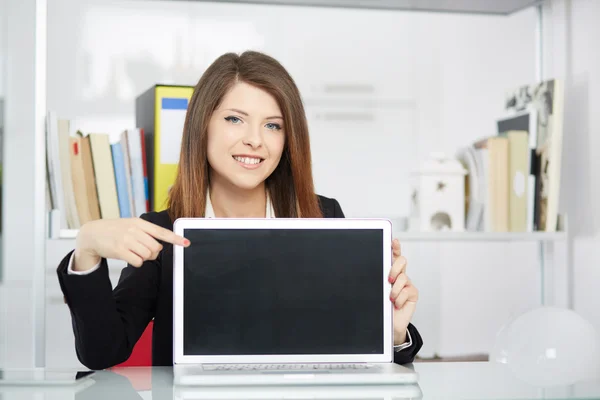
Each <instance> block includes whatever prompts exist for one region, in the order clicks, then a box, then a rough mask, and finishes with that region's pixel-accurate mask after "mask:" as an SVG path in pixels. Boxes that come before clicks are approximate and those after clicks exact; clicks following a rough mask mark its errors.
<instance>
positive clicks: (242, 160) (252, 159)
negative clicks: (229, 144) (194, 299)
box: [233, 155, 264, 165]
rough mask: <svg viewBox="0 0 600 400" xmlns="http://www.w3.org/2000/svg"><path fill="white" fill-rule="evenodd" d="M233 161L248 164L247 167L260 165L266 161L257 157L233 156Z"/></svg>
mask: <svg viewBox="0 0 600 400" xmlns="http://www.w3.org/2000/svg"><path fill="white" fill-rule="evenodd" d="M233 159H234V160H236V161H237V162H240V163H242V164H246V165H258V164H260V163H261V162H263V161H264V159H263V158H260V157H255V156H246V155H244V156H233Z"/></svg>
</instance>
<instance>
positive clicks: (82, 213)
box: [46, 111, 150, 229]
mask: <svg viewBox="0 0 600 400" xmlns="http://www.w3.org/2000/svg"><path fill="white" fill-rule="evenodd" d="M70 124H71V122H70V121H69V120H67V119H59V118H57V116H56V113H55V112H53V111H49V112H48V114H47V127H46V128H47V136H46V139H47V140H46V148H47V154H46V160H47V171H48V175H47V188H48V193H47V199H48V203H47V206H48V208H49V209H50V210H60V213H59V215H60V218H61V221H60V226H61V228H63V229H78V228H79V227H80V226H81V225H83V224H85V223H86V222H89V221H92V220H96V219H100V218H126V217H138V216H140V215H141V214H143V213H145V212H148V211H149V210H150V205H149V200H150V199H149V192H148V172H147V163H146V143H145V137H144V130H143V129H142V128H136V129H128V130H125V131H123V132H122V133H121V135H120V138H119V140H118V141H117V142H115V143H111V142H110V141H109V135H108V134H107V133H87V134H86V133H83V132H80V131H77V132H76V133H75V134H72V133H71V126H70Z"/></svg>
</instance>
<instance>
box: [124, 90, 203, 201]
mask: <svg viewBox="0 0 600 400" xmlns="http://www.w3.org/2000/svg"><path fill="white" fill-rule="evenodd" d="M193 92H194V87H193V86H177V85H154V86H152V87H151V88H149V89H148V90H146V91H145V92H143V93H142V94H140V95H139V96H138V97H137V98H136V102H135V121H136V126H137V127H139V128H140V129H141V130H142V131H143V132H144V136H145V146H146V167H147V175H148V183H149V185H148V192H149V200H150V210H152V211H161V210H164V209H165V208H166V201H167V196H168V193H169V190H170V188H171V186H172V185H173V183H174V181H175V177H176V174H177V166H178V164H179V152H180V151H181V138H182V135H183V126H184V123H185V117H186V113H187V108H188V104H189V101H190V99H191V97H192V94H193Z"/></svg>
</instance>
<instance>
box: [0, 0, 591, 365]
mask: <svg viewBox="0 0 600 400" xmlns="http://www.w3.org/2000/svg"><path fill="white" fill-rule="evenodd" d="M276 3H279V4H276ZM599 18H600V2H598V1H596V0H547V1H527V0H523V1H518V0H512V1H502V2H500V1H495V0H489V1H484V0H479V1H478V0H471V1H458V0H457V1H452V2H448V1H434V0H427V1H425V0H423V1H394V0H374V1H350V0H345V1H344V0H339V1H333V0H313V1H306V2H302V1H295V2H293V1H283V0H282V1H279V2H277V1H270V2H269V1H258V0H257V1H239V2H235V1H231V2H226V1H221V2H218V1H214V2H208V1H167V0H162V1H158V0H157V1H148V0H130V1H125V0H123V1H118V0H102V1H100V0H47V1H39V0H38V1H35V0H0V146H1V148H2V152H1V159H0V166H1V168H2V170H1V181H0V188H1V202H2V209H1V213H0V217H1V220H2V224H1V246H0V253H1V255H2V257H1V259H0V366H32V365H40V366H42V365H44V366H50V367H63V366H80V364H79V362H78V361H77V357H76V355H75V349H74V340H73V333H72V327H71V321H70V315H69V312H68V308H67V306H66V305H65V304H64V302H63V297H62V294H61V291H60V288H59V285H58V281H57V279H56V272H55V270H56V267H57V266H58V263H59V262H60V261H61V259H62V258H63V257H64V255H65V254H66V253H67V252H68V251H69V250H70V249H72V248H73V247H74V246H75V239H74V238H75V235H76V233H77V229H78V227H79V225H80V223H81V222H82V221H84V220H85V218H86V217H84V214H85V213H88V212H90V213H91V214H93V212H91V211H90V210H89V209H88V210H86V211H82V210H81V208H78V207H76V206H75V203H77V202H79V198H78V197H77V196H79V195H78V194H77V193H78V192H80V190H79V189H80V188H81V187H83V186H82V185H85V182H86V181H85V180H86V179H93V178H94V176H93V175H91V176H90V175H85V176H79V175H78V174H76V173H72V171H76V170H77V168H75V169H73V170H72V169H71V168H72V165H79V164H74V163H76V162H85V157H86V155H85V154H86V153H85V152H83V157H84V159H83V161H82V160H81V159H76V158H73V157H72V156H71V155H70V154H69V149H70V148H71V149H72V147H71V146H72V142H70V138H77V131H80V132H81V133H82V134H83V136H84V137H85V136H87V135H89V134H99V135H105V136H102V137H103V138H106V139H107V140H108V141H109V143H110V146H111V147H110V149H111V150H112V151H115V149H116V147H115V146H123V147H120V149H121V151H123V150H125V152H126V153H127V151H128V150H129V151H130V153H129V156H128V157H126V159H129V161H126V162H128V163H129V164H128V165H129V166H128V167H127V168H126V169H127V170H129V171H131V172H130V174H131V175H128V179H129V181H128V182H129V185H130V186H129V188H130V189H128V190H129V191H128V193H129V196H130V198H129V200H128V201H127V202H128V204H130V205H131V207H129V212H130V213H131V215H133V214H139V212H140V210H142V211H145V210H147V209H150V208H152V207H153V206H149V207H148V208H145V209H143V208H139V207H137V206H135V204H134V203H135V200H136V199H134V197H135V194H132V193H138V195H139V193H140V192H139V191H136V189H135V187H136V183H135V179H138V178H139V177H140V176H141V177H142V179H143V178H144V177H147V178H148V179H149V180H150V181H151V185H150V186H151V187H152V184H153V182H152V180H153V179H154V177H153V176H152V171H150V175H148V176H146V175H143V176H142V175H139V176H138V175H136V172H135V171H139V168H142V167H143V166H144V164H145V163H150V162H151V161H145V160H144V159H142V157H141V155H142V152H144V154H145V155H147V156H148V158H152V157H153V156H155V155H156V156H157V159H158V158H159V157H158V153H156V151H157V146H156V145H155V144H156V143H155V142H154V140H155V138H156V136H155V135H154V134H155V132H153V130H155V131H158V130H160V129H163V130H162V131H161V135H163V140H167V139H168V140H169V141H170V140H173V141H174V142H175V143H177V140H178V138H177V134H178V131H177V126H178V125H177V124H178V122H177V121H179V123H181V121H182V120H181V119H179V120H178V119H177V118H181V115H183V116H184V115H185V113H180V115H179V117H178V116H177V115H174V116H171V117H172V118H174V121H175V122H174V123H173V124H174V125H173V124H172V125H171V126H170V129H171V130H168V129H167V127H162V128H161V127H159V126H152V124H150V126H146V125H143V124H142V121H141V120H140V119H139V118H138V119H136V113H140V112H143V110H142V111H140V108H142V107H143V106H142V105H141V103H138V105H137V106H136V99H140V98H142V97H141V96H142V95H143V94H144V93H148V91H150V92H152V91H153V90H157V89H155V88H156V85H162V86H164V87H167V88H171V89H173V90H175V91H174V92H169V93H172V95H173V96H175V97H177V96H182V97H183V98H185V97H186V96H187V94H186V93H188V92H186V91H185V90H183V91H181V94H176V93H179V92H176V91H177V90H178V89H177V88H179V89H181V87H191V86H194V85H195V84H196V83H197V81H198V79H199V78H200V76H201V75H202V73H203V71H204V69H205V68H206V67H207V66H208V65H209V64H210V63H212V61H214V59H215V58H216V57H218V56H219V55H221V54H223V53H225V52H230V51H233V52H241V51H244V50H246V49H254V50H260V51H264V52H266V53H268V54H270V55H272V56H274V57H275V58H277V59H278V60H279V61H280V62H281V63H282V64H283V65H284V66H285V67H286V68H287V69H288V71H289V72H290V73H291V75H292V77H293V78H294V79H295V80H296V83H297V84H298V86H299V88H300V91H301V94H302V96H303V100H304V103H305V106H306V112H307V117H308V121H309V127H310V135H311V136H310V138H311V147H312V152H313V153H312V154H313V163H314V164H313V165H314V179H315V183H316V187H317V191H318V193H319V194H322V195H325V196H328V197H334V198H336V199H337V200H338V201H339V202H340V204H341V206H342V209H343V210H344V212H345V213H346V216H347V217H385V218H389V219H391V220H392V222H393V224H394V232H395V236H397V237H399V238H400V240H401V242H402V251H403V253H404V255H405V256H406V257H407V259H408V261H409V265H408V274H409V276H410V277H411V279H412V280H413V281H414V283H415V285H416V286H417V287H418V288H419V290H420V301H419V306H418V311H417V314H416V315H415V318H414V323H415V325H416V326H417V327H418V328H419V330H420V331H421V334H422V335H423V338H424V342H425V344H424V347H423V348H422V350H421V352H420V354H419V357H420V359H419V361H427V360H438V359H442V360H448V361H452V360H467V359H469V360H471V359H475V360H485V359H487V357H488V354H489V352H490V351H491V349H492V347H493V345H494V340H495V338H496V334H497V332H498V331H499V330H500V328H501V327H502V326H503V325H504V324H506V323H507V322H508V321H509V320H510V319H511V318H512V317H514V316H516V315H518V314H520V313H523V312H525V311H526V310H529V309H532V308H535V307H538V306H540V305H557V306H560V307H567V308H572V309H574V310H575V311H576V312H577V313H579V314H580V315H581V316H583V317H584V318H585V319H587V320H589V321H590V322H591V323H592V324H593V325H594V326H595V328H596V329H597V330H600V311H598V304H599V302H600V297H599V296H598V294H597V293H598V291H597V289H596V287H595V284H596V282H599V281H600V269H599V268H597V265H598V264H599V263H600V250H599V248H600V247H599V245H600V233H599V232H598V230H599V227H600V208H599V207H600V193H599V182H600V179H599V176H598V175H599V171H600V165H599V164H598V157H597V156H594V154H597V153H596V151H599V150H600V146H599V143H598V141H599V139H598V137H599V136H600V135H598V132H599V129H600V112H598V110H599V109H600V76H599V72H598V71H600V51H599V50H598V45H597V43H596V42H597V41H598V39H599V38H600V27H599V26H598V24H597V20H598V19H599ZM540 83H543V84H542V85H540ZM173 93H175V94H173ZM540 93H541V94H540ZM548 94H549V95H548ZM169 96H171V95H169ZM548 96H549V97H548ZM548 98H550V101H548ZM511 99H512V102H511ZM544 101H545V102H544ZM515 103H516V105H515ZM520 104H524V105H523V107H520V106H519V105H520ZM548 104H549V105H550V107H549V108H550V110H551V111H548ZM544 106H545V107H546V108H544ZM149 112H154V111H152V110H149ZM524 115H525V116H526V117H527V118H526V119H527V121H528V122H526V123H525V124H523V123H522V121H521V120H519V118H518V117H522V116H524ZM549 117H550V118H549ZM548 120H550V121H551V124H548V123H547V121H548ZM499 122H506V123H507V124H508V125H507V126H509V128H506V129H505V128H503V127H504V126H505V125H502V124H501V123H499ZM513 123H514V124H516V125H511V124H513ZM123 132H127V134H128V135H127V137H125V136H124V135H123ZM523 132H524V133H523ZM519 133H520V135H521V138H524V141H521V142H520V143H521V147H516V146H517V145H514V143H516V142H513V139H516V138H517V137H518V136H519ZM593 133H596V134H595V135H594V134H593ZM142 137H144V138H145V147H144V146H142V145H140V146H139V150H135V149H138V145H139V144H140V141H141V138H142ZM536 137H537V139H536ZM124 138H125V139H124ZM132 138H136V139H135V141H136V142H135V143H137V144H136V145H135V146H134V147H133V149H132V146H131V143H132V142H128V140H129V141H131V140H132ZM490 138H492V140H488V139H490ZM532 138H533V139H532ZM79 140H81V141H80V142H78V143H83V144H85V143H86V142H85V140H84V139H82V138H79ZM125 143H129V146H126V145H125ZM523 143H524V145H523ZM151 144H152V145H151ZM159 144H160V142H159ZM127 149H128V150H127ZM515 149H517V150H519V151H520V153H518V154H517V152H516V150H515ZM65 151H66V153H64V152H65ZM91 151H92V152H94V149H93V148H92V150H91ZM76 155H77V154H74V155H73V156H76ZM88 155H89V154H88ZM548 159H550V163H548V162H547V161H548ZM498 160H500V161H498ZM511 160H518V162H517V161H511ZM532 160H533V161H532ZM155 162H158V161H156V160H155ZM134 163H135V165H134ZM167 164H168V162H167ZM534 164H535V165H537V166H538V167H539V166H542V168H537V169H536V168H530V165H534ZM515 165H520V166H522V168H523V170H521V171H519V170H515V169H514V168H515V167H514V166H515ZM535 165H534V166H535ZM548 165H549V166H550V167H548ZM123 166H125V164H123ZM146 166H148V165H146ZM511 166H513V167H512V169H511ZM105 167H106V168H108V169H106V171H109V172H108V174H109V175H110V176H116V175H118V174H116V173H115V172H114V171H117V170H118V167H119V166H118V165H116V164H114V165H113V164H110V163H109V164H106V165H105ZM138 167H139V168H138ZM148 167H149V166H148ZM163 167H164V168H165V171H167V174H166V175H165V176H166V177H165V178H162V177H161V178H160V179H166V180H167V181H163V182H162V183H160V184H159V185H162V184H166V185H168V179H169V174H168V171H170V169H169V168H170V167H169V166H168V165H167V166H161V165H159V164H153V168H154V172H155V173H158V171H159V170H160V169H161V168H163ZM111 168H113V169H111ZM149 169H152V168H149ZM49 170H50V171H53V172H52V173H48V171H49ZM142 170H143V168H142ZM69 171H71V172H69ZM157 176H158V175H157ZM161 176H162V175H161ZM59 177H60V179H59ZM117 180H118V178H117ZM87 182H88V183H89V180H88V181H87ZM536 182H537V184H536ZM138 183H139V181H138ZM540 183H541V185H542V186H540ZM154 184H155V186H156V187H158V186H159V185H156V182H154ZM98 190H100V189H98ZM122 194H123V193H119V196H121V195H122ZM153 195H154V193H153V191H152V189H151V190H150V192H149V196H150V197H152V196H153ZM61 199H62V200H61ZM137 200H139V198H138V199H137ZM145 200H149V201H150V200H151V199H148V198H145V197H144V198H143V199H142V204H144V203H145ZM73 201H75V203H73ZM89 201H90V202H91V201H92V200H89ZM94 201H95V203H97V200H94ZM115 201H116V200H115ZM86 204H87V203H86ZM96 207H98V205H97V204H96ZM123 212H124V210H123V208H122V207H121V209H120V215H121V216H123ZM434 217H435V218H434ZM438 217H439V218H438ZM447 221H451V222H450V223H448V222H447ZM542 221H545V222H546V224H545V225H544V223H543V222H542ZM123 267H124V264H123V263H120V262H111V263H110V274H111V275H110V276H111V280H112V282H113V285H116V282H117V280H118V277H119V274H120V269H122V268H123Z"/></svg>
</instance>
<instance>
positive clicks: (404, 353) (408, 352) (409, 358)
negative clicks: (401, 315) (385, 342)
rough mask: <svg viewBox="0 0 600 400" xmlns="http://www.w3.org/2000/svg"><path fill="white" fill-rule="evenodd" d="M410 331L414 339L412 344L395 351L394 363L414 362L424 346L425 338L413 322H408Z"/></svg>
mask: <svg viewBox="0 0 600 400" xmlns="http://www.w3.org/2000/svg"><path fill="white" fill-rule="evenodd" d="M408 332H409V333H410V337H411V339H412V346H410V347H407V348H405V349H403V350H400V351H396V352H394V363H396V364H410V363H412V362H413V361H414V360H415V357H416V356H417V353H418V352H419V350H421V347H423V338H421V335H420V334H419V331H418V330H417V328H416V327H415V326H414V325H413V324H410V323H409V324H408Z"/></svg>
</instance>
